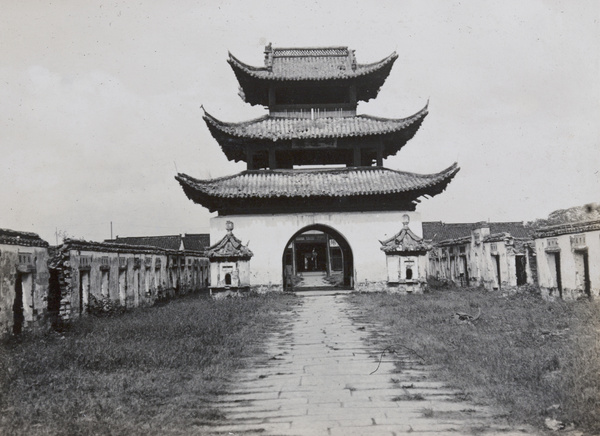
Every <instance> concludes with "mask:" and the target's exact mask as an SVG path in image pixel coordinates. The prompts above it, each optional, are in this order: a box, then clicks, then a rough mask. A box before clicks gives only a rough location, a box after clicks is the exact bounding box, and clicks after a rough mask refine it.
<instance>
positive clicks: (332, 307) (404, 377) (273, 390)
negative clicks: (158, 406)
mask: <svg viewBox="0 0 600 436" xmlns="http://www.w3.org/2000/svg"><path fill="white" fill-rule="evenodd" d="M351 310H352V308H351V306H350V304H349V303H348V302H347V301H346V299H345V297H344V296H343V295H321V296H310V295H307V296H305V297H304V298H303V300H302V304H301V306H300V307H299V308H298V311H297V313H296V314H295V316H294V317H293V318H292V319H291V320H290V325H289V326H287V327H286V328H285V329H283V330H282V331H281V332H280V333H278V334H276V335H274V336H273V337H272V338H271V340H270V342H269V345H268V347H269V348H268V350H269V353H270V356H272V357H271V359H270V360H269V361H267V362H264V361H263V362H253V366H252V367H251V369H249V370H248V371H246V372H245V373H242V374H240V378H239V381H238V382H237V383H236V384H235V386H234V389H233V390H232V391H231V392H230V393H229V394H228V395H225V396H223V397H222V398H220V400H219V402H218V404H215V406H216V407H217V408H219V409H220V410H221V411H222V412H224V413H225V414H226V415H227V421H226V422H224V423H221V424H219V425H216V426H213V427H210V428H204V429H203V430H204V431H206V432H207V433H209V434H226V435H240V434H244V435H248V434H255V433H256V434H259V433H260V434H269V435H274V434H276V435H399V434H405V433H407V434H408V433H410V434H412V435H419V434H432V433H437V434H454V435H457V434H486V435H489V434H496V433H497V434H502V435H510V434H519V435H523V434H528V433H527V432H526V431H525V430H524V429H514V430H511V429H509V428H506V427H503V426H501V425H499V424H498V420H496V419H494V417H493V412H492V411H491V410H489V409H487V408H485V407H482V406H480V405H475V404H472V403H468V402H465V401H462V400H461V399H460V396H459V395H458V393H457V392H456V391H453V390H451V389H448V388H446V387H445V386H444V384H443V383H440V382H434V381H431V380H430V378H431V377H430V374H429V371H428V370H427V369H426V368H424V367H423V366H421V365H419V364H418V362H417V361H415V359H416V358H415V357H414V356H409V355H404V356H400V355H391V356H389V355H384V358H383V359H382V360H381V363H380V364H379V362H380V357H381V350H375V349H370V348H369V346H368V345H367V342H366V341H365V339H366V337H367V332H368V329H369V328H373V326H368V325H361V324H358V323H356V322H353V321H352V319H351V318H350V317H349V315H348V314H349V312H350V311H351ZM399 359H401V360H402V361H403V365H402V370H401V371H399V370H397V369H396V366H395V364H394V362H396V361H398V360H399ZM378 365H379V366H378ZM374 371H375V372H374ZM529 434H531V433H529Z"/></svg>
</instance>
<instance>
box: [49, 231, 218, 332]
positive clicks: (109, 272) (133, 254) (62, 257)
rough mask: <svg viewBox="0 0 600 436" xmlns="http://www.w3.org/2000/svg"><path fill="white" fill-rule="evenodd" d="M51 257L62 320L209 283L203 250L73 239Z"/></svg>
mask: <svg viewBox="0 0 600 436" xmlns="http://www.w3.org/2000/svg"><path fill="white" fill-rule="evenodd" d="M57 251H58V252H57V253H56V255H55V257H54V258H53V259H52V260H51V262H50V268H49V269H50V275H51V285H52V286H51V287H50V289H49V302H50V301H52V305H51V307H50V311H51V312H53V313H56V314H58V318H59V319H60V320H62V321H66V320H69V319H71V318H76V317H79V316H82V315H84V314H85V313H86V311H87V309H88V307H90V306H91V305H94V304H102V305H104V306H106V307H110V306H111V305H119V306H123V307H126V308H133V307H139V306H149V305H152V304H154V303H155V302H156V301H157V300H160V299H164V298H168V297H172V296H174V295H177V294H186V293H189V292H194V291H199V290H201V289H204V288H206V287H207V286H208V284H209V275H210V272H209V263H208V259H207V258H206V257H204V253H203V252H191V251H187V252H178V251H171V250H164V249H160V248H156V247H151V246H140V245H126V244H113V243H105V242H86V241H77V240H67V241H65V243H64V244H63V245H62V246H60V247H58V250H57Z"/></svg>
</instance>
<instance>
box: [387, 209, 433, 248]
mask: <svg viewBox="0 0 600 436" xmlns="http://www.w3.org/2000/svg"><path fill="white" fill-rule="evenodd" d="M402 218H403V220H402V225H403V227H402V230H400V232H399V233H397V234H396V235H395V236H392V237H391V238H389V239H386V240H385V241H379V242H380V243H381V247H380V249H381V250H382V251H383V252H385V253H386V254H399V255H425V254H426V253H427V252H428V251H429V250H430V249H431V246H430V245H429V244H427V243H426V242H425V241H424V240H423V238H420V237H419V236H417V235H415V234H414V233H413V231H412V230H411V229H410V228H409V227H408V224H409V222H410V217H409V216H408V215H404V216H403V217H402Z"/></svg>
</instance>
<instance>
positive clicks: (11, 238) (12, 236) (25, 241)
mask: <svg viewBox="0 0 600 436" xmlns="http://www.w3.org/2000/svg"><path fill="white" fill-rule="evenodd" d="M0 244H6V245H21V246H25V247H48V243H47V242H46V241H44V240H43V239H42V238H40V237H39V235H38V234H37V233H31V232H20V231H17V230H10V229H0Z"/></svg>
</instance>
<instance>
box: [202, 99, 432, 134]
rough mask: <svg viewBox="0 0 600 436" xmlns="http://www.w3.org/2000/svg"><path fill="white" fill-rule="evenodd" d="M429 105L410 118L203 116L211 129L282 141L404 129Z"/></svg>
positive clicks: (419, 117) (423, 115) (420, 116)
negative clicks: (241, 118) (225, 119)
mask: <svg viewBox="0 0 600 436" xmlns="http://www.w3.org/2000/svg"><path fill="white" fill-rule="evenodd" d="M427 113H428V109H427V106H425V107H424V108H423V109H421V110H420V111H419V112H417V113H416V114H414V115H412V116H410V117H408V118H399V119H394V118H380V117H374V116H370V115H357V116H354V117H341V118H318V119H314V120H311V119H306V118H304V119H303V118H277V117H272V116H269V115H265V116H263V117H260V118H257V119H254V120H251V121H245V122H242V123H226V122H223V121H220V120H218V119H216V118H215V117H213V116H212V115H210V114H209V113H207V112H205V115H204V120H205V121H206V124H207V125H208V127H209V129H211V131H212V128H214V129H217V130H219V131H220V132H221V133H224V134H225V135H227V136H232V137H237V138H244V139H259V140H269V141H281V140H290V139H305V138H307V139H313V138H345V137H361V136H370V135H386V134H390V133H394V132H398V131H401V130H403V129H406V128H407V127H409V126H411V125H413V124H415V123H420V122H422V121H423V119H424V118H425V116H426V115H427Z"/></svg>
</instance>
